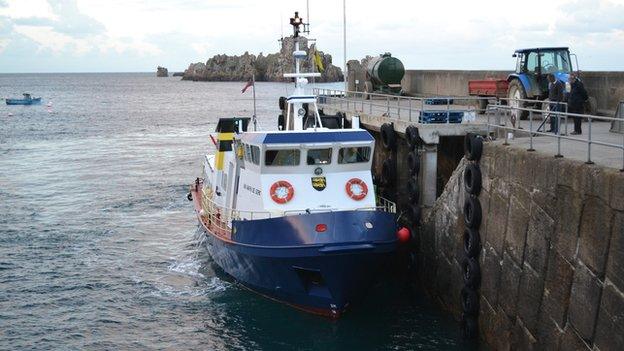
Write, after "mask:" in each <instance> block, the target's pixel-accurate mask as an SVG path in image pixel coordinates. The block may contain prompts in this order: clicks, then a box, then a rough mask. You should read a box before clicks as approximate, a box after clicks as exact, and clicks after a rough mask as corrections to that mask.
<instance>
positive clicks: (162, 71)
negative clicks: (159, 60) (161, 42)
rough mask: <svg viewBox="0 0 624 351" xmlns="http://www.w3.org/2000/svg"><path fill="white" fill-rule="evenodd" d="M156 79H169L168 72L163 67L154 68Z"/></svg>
mask: <svg viewBox="0 0 624 351" xmlns="http://www.w3.org/2000/svg"><path fill="white" fill-rule="evenodd" d="M156 77H169V71H168V70H167V69H166V68H165V67H161V66H158V68H156Z"/></svg>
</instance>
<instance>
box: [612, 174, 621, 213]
mask: <svg viewBox="0 0 624 351" xmlns="http://www.w3.org/2000/svg"><path fill="white" fill-rule="evenodd" d="M609 178H610V181H609V183H610V191H611V201H610V204H611V207H612V208H613V209H614V210H618V211H624V174H623V173H622V172H611V173H609Z"/></svg>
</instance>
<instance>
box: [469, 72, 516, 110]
mask: <svg viewBox="0 0 624 351" xmlns="http://www.w3.org/2000/svg"><path fill="white" fill-rule="evenodd" d="M508 88H509V82H508V81H507V80H506V79H483V80H470V81H468V95H471V96H479V97H483V98H487V97H492V98H505V97H507V89H508ZM487 104H488V99H480V100H479V110H480V111H481V112H485V109H486V108H487Z"/></svg>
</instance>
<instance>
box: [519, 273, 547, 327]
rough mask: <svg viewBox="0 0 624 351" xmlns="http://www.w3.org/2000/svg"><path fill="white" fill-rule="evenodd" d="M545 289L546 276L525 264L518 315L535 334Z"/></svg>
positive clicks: (521, 280)
mask: <svg viewBox="0 0 624 351" xmlns="http://www.w3.org/2000/svg"><path fill="white" fill-rule="evenodd" d="M543 291H544V277H543V275H540V274H538V273H537V272H535V271H534V270H533V269H531V268H530V267H528V266H526V265H525V266H524V269H523V270H522V275H521V279H520V288H519V291H518V316H519V317H520V318H521V319H522V321H523V322H524V326H525V327H526V328H527V329H528V330H530V331H531V333H533V334H535V333H536V332H537V318H538V316H539V311H540V306H541V304H542V296H543Z"/></svg>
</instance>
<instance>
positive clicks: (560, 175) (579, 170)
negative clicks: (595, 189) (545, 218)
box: [557, 159, 589, 193]
mask: <svg viewBox="0 0 624 351" xmlns="http://www.w3.org/2000/svg"><path fill="white" fill-rule="evenodd" d="M558 161H559V162H560V163H559V167H557V185H559V186H566V187H568V188H571V189H573V190H575V191H577V192H580V193H584V192H585V190H586V187H587V182H588V179H587V178H588V176H589V172H588V169H589V167H588V166H587V165H586V164H584V163H582V162H578V161H574V160H568V159H560V160H558Z"/></svg>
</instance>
